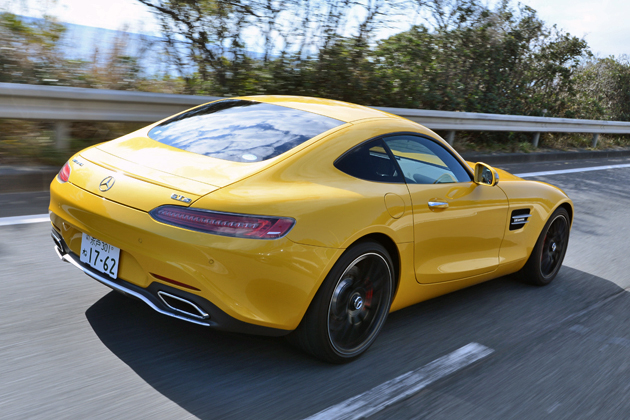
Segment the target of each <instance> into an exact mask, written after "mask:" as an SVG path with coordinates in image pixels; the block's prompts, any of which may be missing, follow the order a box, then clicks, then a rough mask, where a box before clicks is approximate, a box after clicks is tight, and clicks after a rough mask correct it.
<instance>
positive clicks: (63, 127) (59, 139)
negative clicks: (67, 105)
mask: <svg viewBox="0 0 630 420" xmlns="http://www.w3.org/2000/svg"><path fill="white" fill-rule="evenodd" d="M69 147H70V122H69V121H57V122H56V123H55V148H56V149H57V150H66V149H68V148H69Z"/></svg>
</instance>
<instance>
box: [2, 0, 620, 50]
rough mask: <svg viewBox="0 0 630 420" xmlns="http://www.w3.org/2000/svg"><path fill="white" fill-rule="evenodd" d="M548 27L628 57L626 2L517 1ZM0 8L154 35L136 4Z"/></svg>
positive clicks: (43, 1)
mask: <svg viewBox="0 0 630 420" xmlns="http://www.w3.org/2000/svg"><path fill="white" fill-rule="evenodd" d="M520 2H521V3H522V4H526V5H528V6H530V7H532V8H533V9H535V10H536V11H537V12H538V14H539V16H540V17H541V18H542V19H543V20H544V21H545V22H546V23H547V24H548V25H553V24H556V25H557V26H558V28H559V29H562V30H563V31H564V32H569V33H570V34H572V35H575V36H578V37H584V38H585V39H586V41H587V42H588V44H589V46H590V47H591V50H592V51H593V53H594V54H595V55H596V56H599V57H606V56H609V55H615V56H617V57H618V56H620V55H624V54H627V55H629V56H630V24H629V23H628V16H630V1H628V0H520ZM0 9H4V10H10V11H12V12H14V13H17V14H21V15H26V16H33V17H41V15H42V13H43V12H47V13H48V14H50V15H52V16H55V17H57V18H58V19H59V20H60V21H62V22H68V23H74V24H77V25H85V26H96V27H100V28H106V29H114V30H120V29H126V30H128V31H131V32H141V33H149V34H153V35H157V34H158V33H159V27H158V24H157V21H156V19H155V17H154V16H153V15H152V13H151V12H149V11H148V10H147V8H146V7H145V6H143V5H142V4H140V3H139V2H138V1H136V0H0Z"/></svg>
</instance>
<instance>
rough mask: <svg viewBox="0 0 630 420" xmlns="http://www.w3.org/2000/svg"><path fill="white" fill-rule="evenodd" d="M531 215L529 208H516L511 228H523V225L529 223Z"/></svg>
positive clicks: (511, 220)
mask: <svg viewBox="0 0 630 420" xmlns="http://www.w3.org/2000/svg"><path fill="white" fill-rule="evenodd" d="M531 216H532V215H531V214H530V210H529V209H519V210H514V211H513V212H512V217H511V219H510V230H517V229H522V228H523V226H525V225H526V224H527V223H529V218H530V217H531Z"/></svg>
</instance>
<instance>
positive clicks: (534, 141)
mask: <svg viewBox="0 0 630 420" xmlns="http://www.w3.org/2000/svg"><path fill="white" fill-rule="evenodd" d="M538 140H540V133H534V138H533V139H532V146H533V147H534V149H536V148H537V147H538Z"/></svg>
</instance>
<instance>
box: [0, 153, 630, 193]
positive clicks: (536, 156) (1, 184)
mask: <svg viewBox="0 0 630 420" xmlns="http://www.w3.org/2000/svg"><path fill="white" fill-rule="evenodd" d="M627 156H630V149H623V150H597V151H581V150H578V151H573V152H540V153H503V154H500V153H497V154H489V155H487V154H486V155H484V154H478V153H464V154H462V157H463V158H464V159H465V160H467V161H471V162H484V163H487V164H488V165H501V164H508V163H534V162H552V161H567V160H578V159H605V158H615V157H618V158H619V157H627ZM58 172H59V168H56V167H52V166H0V193H14V192H31V191H48V188H49V185H50V183H51V181H52V180H53V178H54V177H55V176H56V175H57V173H58Z"/></svg>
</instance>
